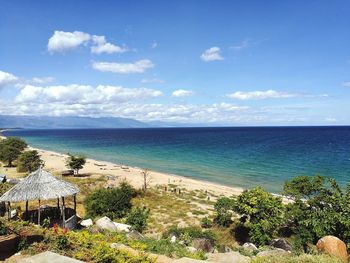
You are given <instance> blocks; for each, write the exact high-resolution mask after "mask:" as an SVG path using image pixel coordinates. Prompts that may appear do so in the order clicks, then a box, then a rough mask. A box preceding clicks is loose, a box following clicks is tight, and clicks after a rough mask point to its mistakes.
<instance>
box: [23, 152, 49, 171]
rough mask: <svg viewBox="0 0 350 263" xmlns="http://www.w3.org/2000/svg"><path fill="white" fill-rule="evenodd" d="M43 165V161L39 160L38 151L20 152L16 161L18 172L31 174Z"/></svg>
mask: <svg viewBox="0 0 350 263" xmlns="http://www.w3.org/2000/svg"><path fill="white" fill-rule="evenodd" d="M41 165H43V161H42V160H41V159H40V155H39V153H38V151H36V150H32V151H25V152H22V153H21V154H20V155H19V157H18V161H17V171H18V172H22V173H23V172H33V171H35V170H37V169H39V167H40V166H41Z"/></svg>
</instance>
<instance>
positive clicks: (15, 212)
mask: <svg viewBox="0 0 350 263" xmlns="http://www.w3.org/2000/svg"><path fill="white" fill-rule="evenodd" d="M16 216H17V210H16V209H13V210H11V212H10V217H11V219H12V218H15V217H16Z"/></svg>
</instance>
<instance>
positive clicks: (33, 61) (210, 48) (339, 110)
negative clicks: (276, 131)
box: [0, 0, 350, 125]
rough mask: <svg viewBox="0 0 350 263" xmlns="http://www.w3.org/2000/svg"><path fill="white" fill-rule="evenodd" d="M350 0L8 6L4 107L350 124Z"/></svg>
mask: <svg viewBox="0 0 350 263" xmlns="http://www.w3.org/2000/svg"><path fill="white" fill-rule="evenodd" d="M349 9H350V2H349V1H331V2H330V1H322V0H318V1H311V0H310V1H199V0H197V1H188V0H186V1H185V0H182V1H77V0H76V1H13V0H11V1H1V2H0V35H1V41H0V114H21V115H23V114H24V115H54V116H63V115H64V116H66V115H79V116H93V117H100V116H118V117H128V118H135V119H138V120H141V121H156V120H157V121H168V122H183V123H209V124H212V125H217V124H219V125H221V124H223V125H315V124H325V125H332V124H350V114H349V113H350V103H349V101H350V30H349V28H350V16H349V15H348V10H349Z"/></svg>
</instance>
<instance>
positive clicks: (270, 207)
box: [233, 187, 284, 245]
mask: <svg viewBox="0 0 350 263" xmlns="http://www.w3.org/2000/svg"><path fill="white" fill-rule="evenodd" d="M233 210H234V211H235V212H237V213H239V214H241V215H245V217H244V219H245V220H246V221H243V222H242V223H243V224H244V225H245V226H246V227H248V228H249V229H250V230H249V237H250V238H251V240H252V241H253V242H255V243H256V244H257V245H265V244H268V243H269V242H270V240H271V239H272V237H273V235H274V234H275V233H276V232H277V230H278V228H279V227H280V226H281V224H282V222H283V216H284V206H283V204H282V198H280V197H274V196H273V195H272V194H270V193H268V192H266V191H264V190H263V189H262V188H261V187H256V188H254V189H252V190H249V191H248V190H246V191H244V192H243V193H242V194H240V195H239V196H238V197H237V200H236V202H235V203H234V206H233Z"/></svg>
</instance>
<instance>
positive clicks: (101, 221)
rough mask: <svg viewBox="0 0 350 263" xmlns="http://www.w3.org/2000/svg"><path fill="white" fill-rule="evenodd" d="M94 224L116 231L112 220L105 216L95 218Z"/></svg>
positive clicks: (100, 227) (103, 228)
mask: <svg viewBox="0 0 350 263" xmlns="http://www.w3.org/2000/svg"><path fill="white" fill-rule="evenodd" d="M96 226H97V227H98V228H99V229H102V230H109V231H113V232H115V231H117V227H116V226H115V225H114V223H113V221H112V220H111V219H109V218H108V217H106V216H104V217H102V218H100V219H99V220H97V221H96Z"/></svg>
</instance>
